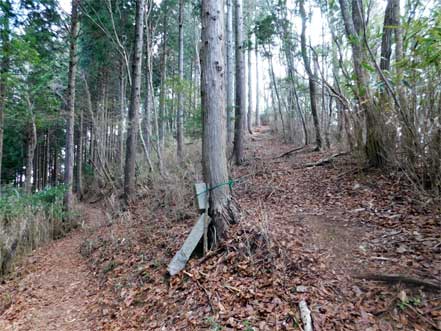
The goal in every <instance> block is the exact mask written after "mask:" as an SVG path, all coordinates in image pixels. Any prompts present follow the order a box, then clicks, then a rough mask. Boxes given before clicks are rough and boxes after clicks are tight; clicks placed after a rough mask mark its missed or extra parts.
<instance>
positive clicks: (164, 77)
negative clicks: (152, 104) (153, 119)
mask: <svg viewBox="0 0 441 331" xmlns="http://www.w3.org/2000/svg"><path fill="white" fill-rule="evenodd" d="M166 80H167V15H164V32H163V37H162V54H161V86H160V95H159V116H158V117H159V118H158V125H159V137H157V138H158V139H159V141H160V145H161V147H162V146H164V139H165V137H164V136H165V132H164V130H165V121H166V116H165V86H166Z"/></svg>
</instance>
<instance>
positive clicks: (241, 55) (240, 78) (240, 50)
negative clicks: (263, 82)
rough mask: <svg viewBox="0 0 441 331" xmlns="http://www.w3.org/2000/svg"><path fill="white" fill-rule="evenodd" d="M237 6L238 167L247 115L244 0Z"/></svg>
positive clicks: (242, 155) (236, 123)
mask: <svg viewBox="0 0 441 331" xmlns="http://www.w3.org/2000/svg"><path fill="white" fill-rule="evenodd" d="M235 4H236V26H235V29H236V30H235V32H236V89H235V90H236V91H235V92H236V98H235V118H234V120H235V122H234V152H233V153H234V159H235V163H236V164H237V165H240V164H242V162H243V160H244V123H245V122H244V121H245V115H246V85H245V50H244V38H243V13H242V12H243V8H242V7H243V6H242V0H235Z"/></svg>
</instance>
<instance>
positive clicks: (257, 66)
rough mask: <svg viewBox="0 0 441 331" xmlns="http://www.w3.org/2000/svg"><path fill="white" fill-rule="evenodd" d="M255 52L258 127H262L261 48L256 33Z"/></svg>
mask: <svg viewBox="0 0 441 331" xmlns="http://www.w3.org/2000/svg"><path fill="white" fill-rule="evenodd" d="M254 43H255V45H254V47H255V48H254V52H255V58H256V123H255V124H256V127H257V128H258V127H260V82H259V65H260V63H259V48H258V44H257V36H256V35H254Z"/></svg>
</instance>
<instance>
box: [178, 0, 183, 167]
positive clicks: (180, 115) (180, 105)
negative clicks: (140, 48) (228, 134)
mask: <svg viewBox="0 0 441 331" xmlns="http://www.w3.org/2000/svg"><path fill="white" fill-rule="evenodd" d="M178 62H179V69H178V71H179V81H180V85H181V86H180V87H179V93H178V109H177V111H176V143H177V151H176V155H177V158H178V162H181V161H182V158H183V153H184V92H183V89H182V87H183V86H182V85H183V82H184V0H179V59H178Z"/></svg>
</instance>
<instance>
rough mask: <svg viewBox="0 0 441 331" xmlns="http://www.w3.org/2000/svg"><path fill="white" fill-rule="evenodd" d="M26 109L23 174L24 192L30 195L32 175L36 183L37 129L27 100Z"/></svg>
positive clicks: (30, 105)
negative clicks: (26, 128) (24, 165)
mask: <svg viewBox="0 0 441 331" xmlns="http://www.w3.org/2000/svg"><path fill="white" fill-rule="evenodd" d="M28 107H29V109H28V110H29V113H30V116H29V117H30V121H29V124H28V136H27V148H26V151H27V152H26V174H25V192H26V193H31V192H32V177H33V175H34V182H36V180H37V178H35V172H34V174H33V173H32V172H33V169H34V155H35V148H36V146H37V127H36V125H35V115H34V113H33V110H32V104H31V102H30V101H29V100H28Z"/></svg>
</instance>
